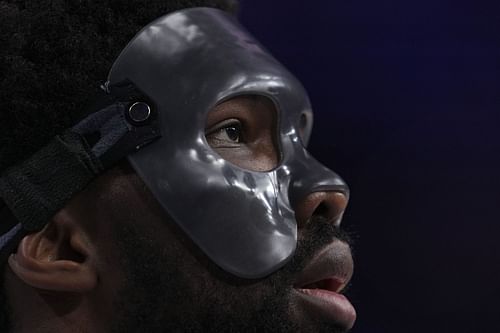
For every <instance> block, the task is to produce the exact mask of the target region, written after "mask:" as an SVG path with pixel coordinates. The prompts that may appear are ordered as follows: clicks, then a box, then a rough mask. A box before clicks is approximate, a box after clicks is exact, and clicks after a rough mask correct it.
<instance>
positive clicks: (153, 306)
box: [112, 218, 350, 333]
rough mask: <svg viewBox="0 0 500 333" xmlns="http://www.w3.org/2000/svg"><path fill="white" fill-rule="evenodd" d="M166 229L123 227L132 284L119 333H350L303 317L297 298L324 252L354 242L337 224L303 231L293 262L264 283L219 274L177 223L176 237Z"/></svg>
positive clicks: (122, 304)
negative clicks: (302, 278) (303, 276)
mask: <svg viewBox="0 0 500 333" xmlns="http://www.w3.org/2000/svg"><path fill="white" fill-rule="evenodd" d="M162 228H163V229H165V222H163V223H162V226H161V227H160V229H162ZM158 229H159V227H158V226H156V227H147V226H144V224H130V223H125V224H121V225H117V227H116V230H115V235H116V241H117V244H118V248H119V253H120V259H119V261H120V264H121V267H122V268H123V272H124V274H123V276H124V277H123V279H122V281H121V285H120V288H119V293H118V295H117V297H116V301H115V304H114V306H115V314H116V319H115V320H114V323H113V330H112V332H115V333H118V332H120V333H127V332H134V333H136V332H148V333H156V332H158V333H160V332H298V331H304V332H306V331H307V332H330V333H341V332H345V330H343V329H341V328H339V327H337V326H336V325H335V323H332V322H326V321H321V319H317V318H312V317H311V316H308V315H307V314H304V313H302V312H301V310H300V307H298V306H296V305H297V304H296V302H295V301H294V297H293V291H294V289H293V283H294V281H295V279H296V277H297V275H298V274H299V273H300V272H301V270H302V269H303V268H304V266H305V265H306V264H307V263H308V262H309V261H310V260H311V259H312V258H313V257H314V256H315V255H316V254H317V253H318V252H319V251H320V250H321V249H323V248H324V247H325V246H326V245H328V244H330V243H331V242H332V241H333V240H335V239H339V240H342V241H344V242H347V243H349V242H350V239H349V237H348V235H347V234H346V233H345V232H344V231H342V230H340V229H338V228H336V227H335V226H334V225H333V223H331V222H327V221H326V220H324V219H322V218H313V219H312V220H311V221H310V223H308V224H307V226H306V227H304V229H303V230H300V232H299V237H298V243H297V250H296V252H295V254H294V255H293V257H292V259H291V260H290V261H289V262H288V263H287V264H286V265H285V266H283V267H282V268H281V269H279V270H278V271H276V272H274V273H273V274H271V275H269V276H267V277H265V278H262V279H256V280H246V279H241V278H238V277H235V276H233V275H231V274H229V273H226V272H225V271H223V270H221V269H220V268H218V267H217V266H216V265H215V264H213V263H212V262H211V261H210V259H208V257H206V256H205V255H204V254H203V253H201V251H200V250H199V249H198V248H197V247H196V246H195V245H194V243H192V242H191V241H190V239H188V238H187V236H186V235H185V234H184V233H183V232H182V231H181V230H180V229H179V228H178V227H177V226H176V225H175V223H173V222H172V221H168V223H167V229H168V235H166V236H165V234H163V235H160V234H161V232H158Z"/></svg>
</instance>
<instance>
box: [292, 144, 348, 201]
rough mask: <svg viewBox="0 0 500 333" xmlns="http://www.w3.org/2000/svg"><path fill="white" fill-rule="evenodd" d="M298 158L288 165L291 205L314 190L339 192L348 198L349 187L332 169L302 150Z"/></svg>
mask: <svg viewBox="0 0 500 333" xmlns="http://www.w3.org/2000/svg"><path fill="white" fill-rule="evenodd" d="M301 155H302V156H300V158H296V159H294V160H293V162H292V163H290V165H289V169H290V186H289V189H288V198H289V201H290V204H291V206H292V207H297V204H298V202H299V201H300V200H302V199H304V198H305V197H307V196H308V195H309V194H311V193H314V192H330V191H331V192H339V193H342V194H344V195H345V196H346V197H347V198H349V187H348V186H347V184H346V183H345V182H344V180H343V179H342V178H341V177H340V176H339V175H337V174H336V173H335V172H334V171H332V170H330V169H328V168H327V167H326V166H324V165H323V164H321V163H320V162H318V161H317V160H316V159H315V158H314V157H312V156H311V155H309V154H308V153H307V151H305V150H304V154H301Z"/></svg>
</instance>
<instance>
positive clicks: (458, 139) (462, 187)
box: [240, 0, 500, 333]
mask: <svg viewBox="0 0 500 333" xmlns="http://www.w3.org/2000/svg"><path fill="white" fill-rule="evenodd" d="M242 4H243V5H242V11H241V15H240V17H241V20H242V21H243V23H244V24H245V25H246V26H247V28H248V29H249V30H250V31H251V32H252V33H253V34H254V35H256V36H257V38H258V39H259V40H260V41H261V42H262V43H263V44H264V45H265V46H266V47H267V48H268V49H270V50H271V52H272V53H273V54H274V55H275V56H276V57H277V58H278V59H279V60H280V61H281V62H282V63H284V64H285V65H286V66H287V67H288V68H289V69H290V70H291V71H292V72H294V73H295V74H296V75H297V76H298V77H299V78H300V79H301V81H302V82H303V83H304V85H305V86H306V88H307V90H308V91H309V93H310V96H311V99H312V102H313V107H314V110H315V127H314V132H313V137H312V141H311V144H310V150H311V151H312V152H313V154H314V155H315V156H316V157H317V158H318V159H319V160H320V161H322V162H324V163H325V164H327V165H328V166H330V167H331V168H332V169H334V170H335V171H337V172H338V173H339V174H340V175H342V176H343V178H344V179H345V180H346V181H347V182H348V184H349V185H350V187H351V194H352V196H351V201H350V206H349V208H348V211H347V213H346V215H345V219H344V224H345V226H346V227H347V228H348V229H349V230H352V231H354V232H355V238H356V241H357V242H356V245H355V254H356V258H355V259H356V271H355V278H354V280H353V284H352V288H351V291H350V298H351V299H352V301H353V303H354V304H355V306H356V308H357V310H358V321H357V323H356V326H355V328H354V330H353V332H354V333H377V332H389V333H392V332H398V333H402V332H474V333H476V332H485V333H489V332H492V333H493V332H495V333H496V332H500V306H499V304H498V303H499V302H498V299H499V298H500V287H499V283H500V253H499V252H500V251H499V246H498V245H497V239H498V238H499V235H500V204H499V203H500V200H499V197H500V191H499V188H500V157H499V152H500V131H499V127H500V110H499V104H500V89H499V88H500V66H499V64H500V62H499V59H500V58H499V57H500V29H499V28H500V2H493V1H472V0H471V1H468V2H465V1H439V0H435V1H429V0H423V1H422V0H421V1H402V0H386V1H373V0H358V1H352V0H351V1H347V0H343V1H335V0H331V1H314V2H313V1H309V2H306V1H298V0H296V1H293V0H289V1H285V0H279V1H276V0H275V1H269V0H242Z"/></svg>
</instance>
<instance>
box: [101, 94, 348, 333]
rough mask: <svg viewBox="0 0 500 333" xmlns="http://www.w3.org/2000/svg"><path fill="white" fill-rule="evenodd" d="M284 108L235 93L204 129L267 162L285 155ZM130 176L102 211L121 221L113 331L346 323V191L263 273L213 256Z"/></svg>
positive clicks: (257, 163)
mask: <svg viewBox="0 0 500 333" xmlns="http://www.w3.org/2000/svg"><path fill="white" fill-rule="evenodd" d="M278 118H279V115H278V114H277V111H276V109H275V107H274V104H273V103H272V102H271V101H270V100H268V99H267V98H265V97H258V96H240V97H236V98H233V99H231V100H228V101H225V102H223V103H221V104H219V105H218V106H217V107H215V108H214V109H213V110H211V112H209V114H208V117H207V122H206V139H207V142H208V143H209V145H210V146H211V147H212V148H213V149H214V150H215V151H216V152H217V153H218V154H219V155H220V156H221V157H222V158H224V159H226V160H227V161H229V162H231V163H233V164H235V165H237V166H239V167H242V168H245V169H249V170H254V171H267V170H270V169H273V168H274V167H276V166H277V164H278V163H279V160H280V151H279V145H278V143H277V142H278V140H277V134H276V132H277V123H278ZM124 179H125V181H122V182H121V183H120V184H121V185H120V186H121V187H122V190H120V191H119V193H120V197H119V198H117V197H116V196H115V197H114V198H113V199H110V202H108V203H103V206H106V207H107V208H109V209H107V210H106V212H103V213H102V214H105V215H101V218H106V219H111V220H113V221H115V222H116V223H114V228H115V230H114V235H115V236H114V237H115V240H116V244H118V251H117V253H119V254H118V255H117V256H118V261H119V263H120V265H121V267H122V269H123V275H122V277H121V278H120V279H119V282H118V283H117V285H118V290H117V292H116V295H117V297H116V300H115V302H114V306H115V313H116V318H115V320H114V323H115V325H114V330H115V331H116V332H137V331H149V332H171V331H200V332H201V331H203V332H205V331H213V332H224V331H231V332H246V331H269V332H290V331H299V330H300V331H308V332H323V331H324V332H344V331H346V330H347V329H349V328H350V327H351V326H352V324H353V321H354V317H355V314H354V310H353V309H352V308H350V307H349V304H348V302H347V301H345V302H344V300H343V299H342V297H343V296H340V295H339V291H340V290H341V289H343V288H344V286H345V285H346V284H347V282H348V281H349V279H350V277H351V275H352V268H353V263H352V258H351V253H350V248H349V246H348V245H347V244H348V238H347V236H346V235H345V233H343V232H342V231H340V230H339V229H338V228H337V227H336V226H335V225H334V223H333V222H332V218H333V217H334V216H333V215H335V214H337V215H338V214H341V212H342V211H343V209H344V208H345V197H343V196H342V195H338V196H336V197H334V199H332V200H330V202H329V203H327V205H330V206H333V207H330V210H329V211H330V213H329V214H324V213H322V212H321V211H319V210H318V211H315V212H314V213H313V214H311V216H309V217H308V218H307V219H306V220H305V221H302V223H299V224H298V226H299V231H298V243H297V251H296V252H295V254H294V256H293V258H292V260H291V261H290V262H288V263H287V264H286V265H285V266H284V267H283V268H281V269H280V270H278V271H276V272H274V273H273V274H271V275H269V276H267V277H265V278H262V279H256V280H247V279H241V278H237V277H235V276H233V275H231V274H229V273H227V272H225V271H223V270H222V269H220V268H219V267H218V266H216V265H215V264H214V263H212V261H211V260H210V259H208V258H207V257H206V256H205V255H204V254H203V253H202V252H201V251H200V250H199V249H198V247H197V246H196V245H194V243H193V242H192V241H191V240H190V239H189V238H188V237H187V236H186V235H185V234H184V233H183V232H182V231H181V230H180V228H179V227H178V226H177V225H176V223H175V222H174V221H173V220H172V219H171V218H170V217H169V216H168V215H167V214H166V213H165V212H164V210H163V209H162V208H161V207H160V206H159V205H158V204H157V202H156V201H155V199H153V196H152V195H151V194H150V193H149V191H148V190H147V189H146V187H145V186H144V185H143V183H142V182H141V181H140V180H139V178H138V177H137V176H135V174H133V173H132V172H131V173H130V174H128V175H127V176H126V177H125V178H124ZM305 200H306V199H305ZM193 209H197V207H196V205H193ZM227 209H231V207H227ZM332 210H333V211H335V210H337V212H336V213H331V212H332ZM332 214H333V215H332ZM299 222H300V221H299ZM199 223H203V221H199ZM234 223H236V224H237V223H238V221H234ZM108 260H117V258H116V257H111V258H108ZM325 272H326V273H325ZM319 280H321V281H320V282H318V281H319ZM327 289H328V290H330V291H335V292H334V293H333V292H332V293H331V294H329V292H328V291H326V290H327ZM346 304H347V305H346Z"/></svg>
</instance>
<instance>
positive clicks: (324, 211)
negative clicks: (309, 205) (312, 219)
mask: <svg viewBox="0 0 500 333" xmlns="http://www.w3.org/2000/svg"><path fill="white" fill-rule="evenodd" d="M329 211H330V209H329V208H328V206H327V205H326V204H325V203H324V202H322V203H320V204H319V205H318V207H316V209H315V210H314V212H313V216H322V217H328V216H329V215H330V214H329V213H330V212H329Z"/></svg>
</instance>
